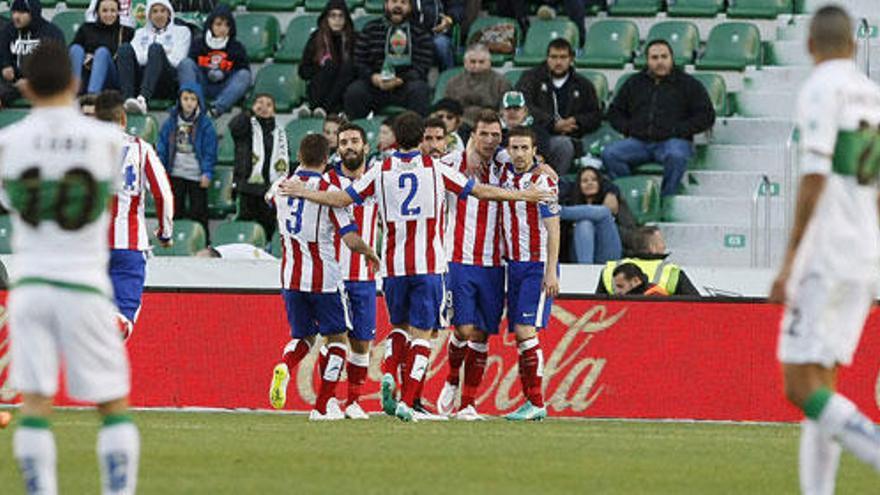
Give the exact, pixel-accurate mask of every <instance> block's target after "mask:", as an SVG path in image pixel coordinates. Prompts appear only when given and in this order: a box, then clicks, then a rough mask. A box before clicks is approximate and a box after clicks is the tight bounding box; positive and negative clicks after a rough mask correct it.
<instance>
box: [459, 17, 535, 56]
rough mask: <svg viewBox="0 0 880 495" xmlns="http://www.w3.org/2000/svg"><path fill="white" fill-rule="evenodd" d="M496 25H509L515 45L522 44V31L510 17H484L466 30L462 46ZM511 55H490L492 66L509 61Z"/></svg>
mask: <svg viewBox="0 0 880 495" xmlns="http://www.w3.org/2000/svg"><path fill="white" fill-rule="evenodd" d="M496 24H510V25H512V26H513V28H514V29H515V30H516V44H517V45H520V44H522V31H520V29H519V24H517V22H516V20H514V19H511V18H510V17H496V16H486V17H477V18H476V19H475V20H474V22H473V23H471V26H470V27H469V28H468V33H467V36H466V37H465V39H464V43H463V44H464V45H469V44H471V39H472V38H473V37H474V36H475V35H476V34H477V33H478V32H480V31H482V30H483V29H485V28H487V27H489V26H494V25H496ZM546 49H547V47H546V46H545V47H544V51H545V53H546ZM511 57H512V55H505V54H502V53H493V54H492V65H501V64H503V63H504V62H506V61H508V60H510V59H511Z"/></svg>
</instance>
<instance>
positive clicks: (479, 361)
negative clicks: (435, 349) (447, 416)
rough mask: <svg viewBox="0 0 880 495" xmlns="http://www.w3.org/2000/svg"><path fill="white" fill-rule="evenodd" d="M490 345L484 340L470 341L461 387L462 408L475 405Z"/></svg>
mask: <svg viewBox="0 0 880 495" xmlns="http://www.w3.org/2000/svg"><path fill="white" fill-rule="evenodd" d="M488 356H489V345H488V344H486V343H483V342H468V344H467V352H466V353H465V357H464V387H462V389H461V408H462V409H464V408H466V407H467V406H475V405H476V404H474V402H475V400H476V397H477V390H478V389H479V388H480V383H481V382H482V381H483V374H484V373H485V371H486V360H487V359H488Z"/></svg>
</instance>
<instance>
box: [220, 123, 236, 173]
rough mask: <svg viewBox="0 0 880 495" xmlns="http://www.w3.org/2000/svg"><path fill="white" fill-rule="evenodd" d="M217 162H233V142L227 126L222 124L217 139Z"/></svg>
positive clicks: (229, 163) (228, 163) (227, 163)
mask: <svg viewBox="0 0 880 495" xmlns="http://www.w3.org/2000/svg"><path fill="white" fill-rule="evenodd" d="M217 143H218V144H217V164H218V165H232V164H234V163H235V142H234V141H233V140H232V133H231V132H230V131H229V127H226V126H224V127H223V131H222V132H221V133H220V136H219V138H218V141H217Z"/></svg>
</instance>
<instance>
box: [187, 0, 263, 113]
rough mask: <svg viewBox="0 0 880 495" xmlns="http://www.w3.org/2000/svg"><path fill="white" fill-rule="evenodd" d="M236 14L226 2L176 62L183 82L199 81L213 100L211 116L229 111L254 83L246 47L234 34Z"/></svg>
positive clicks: (209, 19)
mask: <svg viewBox="0 0 880 495" xmlns="http://www.w3.org/2000/svg"><path fill="white" fill-rule="evenodd" d="M235 34H236V30H235V18H234V17H233V16H232V10H230V8H229V6H228V5H226V4H223V3H221V4H218V5H217V8H215V9H214V11H213V12H211V15H209V16H208V18H207V19H206V20H205V32H204V34H203V35H202V36H199V37H198V38H196V39H194V40H192V44H191V45H190V49H189V57H187V58H185V59H183V60H182V61H181V62H180V65H178V66H177V77H178V78H179V79H180V84H181V85H183V84H193V83H198V84H199V86H201V87H202V89H203V90H204V92H205V97H206V98H208V99H212V100H214V103H213V104H211V106H210V107H209V108H208V113H209V114H210V115H211V117H212V118H215V119H216V118H217V117H219V116H221V115H223V114H224V113H226V112H228V111H229V110H230V109H231V108H232V106H233V105H235V104H236V103H237V102H238V100H240V99H241V98H242V97H243V96H244V95H245V93H247V90H248V88H250V86H251V71H250V63H249V62H248V58H247V50H245V48H244V45H242V44H241V42H240V41H238V39H236V37H235Z"/></svg>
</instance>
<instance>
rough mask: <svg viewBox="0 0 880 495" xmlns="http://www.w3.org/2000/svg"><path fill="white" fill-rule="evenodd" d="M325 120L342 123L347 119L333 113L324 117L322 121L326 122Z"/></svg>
mask: <svg viewBox="0 0 880 495" xmlns="http://www.w3.org/2000/svg"><path fill="white" fill-rule="evenodd" d="M327 122H333V123H334V124H337V125H342V124H344V123H346V122H348V121H347V120H345V119H344V118H342V116H340V115H337V114H335V113H333V114H330V115H328V116H326V117H324V123H325V124H326V123H327Z"/></svg>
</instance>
